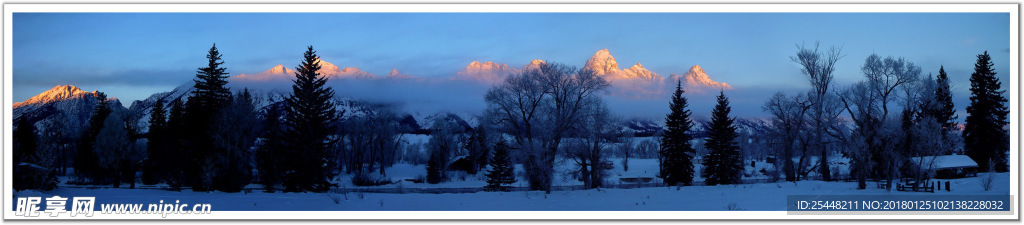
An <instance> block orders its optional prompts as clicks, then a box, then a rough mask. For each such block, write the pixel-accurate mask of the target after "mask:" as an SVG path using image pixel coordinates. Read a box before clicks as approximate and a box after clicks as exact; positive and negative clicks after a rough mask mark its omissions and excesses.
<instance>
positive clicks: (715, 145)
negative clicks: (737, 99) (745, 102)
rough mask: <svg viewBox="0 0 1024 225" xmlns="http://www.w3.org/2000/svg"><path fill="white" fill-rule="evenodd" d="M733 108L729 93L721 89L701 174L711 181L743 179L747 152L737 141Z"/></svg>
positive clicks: (713, 112)
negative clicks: (730, 113)
mask: <svg viewBox="0 0 1024 225" xmlns="http://www.w3.org/2000/svg"><path fill="white" fill-rule="evenodd" d="M731 111H732V107H730V106H729V98H726V97H725V92H724V91H723V92H720V93H719V95H718V104H716V105H715V109H714V110H713V111H712V112H711V124H710V129H708V137H707V138H705V139H704V140H705V142H704V148H705V149H708V151H709V152H708V155H707V156H705V157H704V162H703V165H704V170H703V171H701V175H702V176H703V177H704V183H705V184H707V185H716V184H738V183H740V177H741V176H742V172H743V158H742V157H743V156H742V154H740V148H739V146H738V145H737V143H736V138H737V137H739V135H738V134H737V133H736V126H735V125H733V122H735V120H736V119H735V118H730V117H729V112H731Z"/></svg>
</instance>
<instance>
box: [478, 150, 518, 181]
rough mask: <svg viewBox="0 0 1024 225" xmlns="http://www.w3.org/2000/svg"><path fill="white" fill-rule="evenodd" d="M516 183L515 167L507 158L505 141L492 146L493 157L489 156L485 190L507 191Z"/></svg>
mask: <svg viewBox="0 0 1024 225" xmlns="http://www.w3.org/2000/svg"><path fill="white" fill-rule="evenodd" d="M515 182H516V175H515V165H513V164H512V159H511V158H510V157H509V150H508V145H507V144H505V141H498V143H497V144H494V155H493V156H491V170H490V171H488V172H487V186H484V188H487V189H488V190H491V191H508V190H509V189H510V188H512V186H510V185H511V184H513V183H515Z"/></svg>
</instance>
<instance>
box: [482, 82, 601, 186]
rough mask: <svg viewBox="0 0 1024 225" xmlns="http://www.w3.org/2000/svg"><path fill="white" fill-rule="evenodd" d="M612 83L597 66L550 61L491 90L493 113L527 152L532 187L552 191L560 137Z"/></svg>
mask: <svg viewBox="0 0 1024 225" xmlns="http://www.w3.org/2000/svg"><path fill="white" fill-rule="evenodd" d="M608 86H609V84H608V81H606V80H604V78H602V77H599V76H598V75H597V74H595V73H594V72H593V71H590V70H586V69H584V70H577V69H576V68H575V67H571V66H567V65H563V64H558V63H546V64H541V65H540V66H539V68H536V69H529V70H525V71H523V72H522V73H520V74H515V75H512V76H510V77H508V78H507V79H506V80H505V81H504V82H503V83H501V84H498V85H496V86H494V87H493V88H491V89H490V90H488V92H487V94H486V96H485V98H484V99H485V101H486V102H487V113H488V114H491V116H490V117H489V118H494V122H495V123H497V125H498V127H500V128H499V129H501V130H502V131H503V132H504V133H507V134H510V135H511V136H512V137H513V138H514V140H515V143H514V144H513V149H519V150H520V151H523V155H525V156H526V160H525V161H526V162H525V163H526V165H525V168H526V170H527V171H528V172H527V174H528V177H527V178H528V179H527V181H528V182H529V183H530V188H531V189H534V190H545V191H547V192H550V191H551V180H552V178H553V177H552V175H553V173H554V162H555V155H556V154H557V152H558V148H559V145H560V144H561V142H562V139H563V138H565V137H566V136H567V135H568V132H569V130H570V129H571V128H573V127H574V126H576V125H578V124H580V122H581V120H582V117H583V115H585V113H584V111H585V110H586V109H588V108H590V107H589V105H592V104H595V103H596V101H595V100H598V99H599V98H596V97H597V96H598V95H599V94H600V93H601V92H603V91H604V90H606V89H607V88H608Z"/></svg>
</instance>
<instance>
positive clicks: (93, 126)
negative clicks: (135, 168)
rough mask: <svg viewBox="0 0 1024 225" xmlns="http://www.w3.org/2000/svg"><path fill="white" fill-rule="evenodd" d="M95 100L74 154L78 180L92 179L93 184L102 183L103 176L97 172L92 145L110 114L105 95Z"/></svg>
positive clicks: (98, 96)
mask: <svg viewBox="0 0 1024 225" xmlns="http://www.w3.org/2000/svg"><path fill="white" fill-rule="evenodd" d="M96 100H97V104H96V106H95V107H94V108H93V112H92V116H91V117H89V124H88V127H86V128H85V133H84V134H82V139H81V140H80V142H79V144H78V152H76V153H75V174H76V175H77V176H78V177H80V178H89V179H92V182H94V183H95V182H102V179H101V177H102V176H103V175H104V174H103V173H101V172H100V171H98V170H100V165H99V163H98V162H97V161H98V160H99V159H97V157H96V152H95V151H94V150H93V144H94V143H96V136H97V135H99V133H100V130H101V129H103V122H104V121H106V120H107V116H110V113H111V110H110V102H109V101H108V100H107V95H106V94H104V93H103V92H100V93H97V94H96Z"/></svg>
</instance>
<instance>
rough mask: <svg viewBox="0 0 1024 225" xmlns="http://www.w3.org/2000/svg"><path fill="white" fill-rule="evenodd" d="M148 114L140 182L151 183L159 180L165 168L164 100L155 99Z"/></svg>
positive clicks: (165, 116)
mask: <svg viewBox="0 0 1024 225" xmlns="http://www.w3.org/2000/svg"><path fill="white" fill-rule="evenodd" d="M149 115H150V116H149V134H148V137H147V139H148V140H149V143H148V144H146V152H147V154H146V155H147V157H146V160H145V161H144V163H143V165H142V184H146V185H153V184H156V183H159V182H160V177H162V175H161V174H162V173H163V169H165V168H167V167H166V166H167V165H165V164H166V163H167V154H166V153H167V140H166V138H167V137H166V136H167V113H166V112H165V111H164V101H163V100H157V101H156V104H153V110H152V111H150V113H149Z"/></svg>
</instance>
